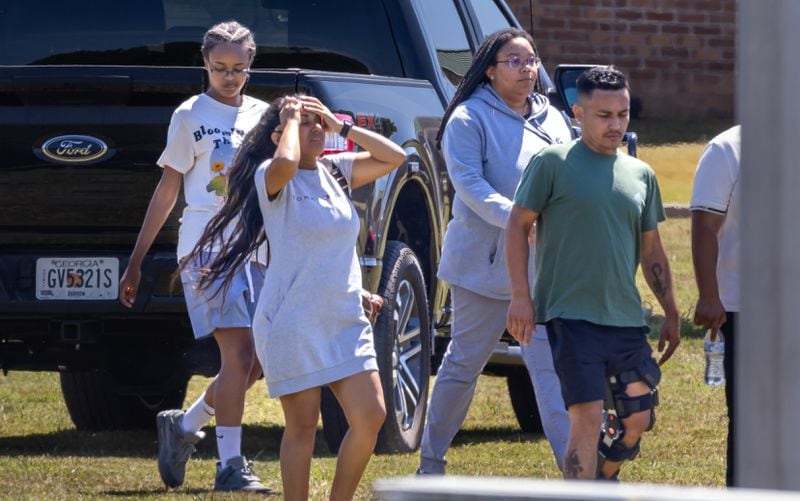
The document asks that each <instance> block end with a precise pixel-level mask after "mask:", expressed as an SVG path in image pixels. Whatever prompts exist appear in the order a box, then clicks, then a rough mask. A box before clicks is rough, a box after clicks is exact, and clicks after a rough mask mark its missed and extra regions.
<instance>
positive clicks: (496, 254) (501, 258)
mask: <svg viewBox="0 0 800 501" xmlns="http://www.w3.org/2000/svg"><path fill="white" fill-rule="evenodd" d="M505 253H506V232H505V231H503V230H500V231H498V232H497V237H496V238H495V241H494V244H493V245H492V249H491V252H490V253H489V262H490V263H491V266H492V268H494V267H496V266H505V261H506V260H505Z"/></svg>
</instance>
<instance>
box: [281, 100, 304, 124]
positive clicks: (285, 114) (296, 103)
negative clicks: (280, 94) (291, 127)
mask: <svg viewBox="0 0 800 501" xmlns="http://www.w3.org/2000/svg"><path fill="white" fill-rule="evenodd" d="M301 109H302V104H301V103H300V100H298V99H297V98H295V97H287V98H286V99H284V100H283V105H282V106H281V112H280V119H281V125H280V127H279V130H278V129H276V132H280V131H281V130H283V128H284V127H285V126H286V122H288V121H289V120H291V119H294V120H297V121H299V120H300V112H301Z"/></svg>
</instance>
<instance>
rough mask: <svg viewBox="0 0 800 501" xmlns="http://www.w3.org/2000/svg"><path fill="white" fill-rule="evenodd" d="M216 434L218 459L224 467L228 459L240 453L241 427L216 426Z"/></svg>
mask: <svg viewBox="0 0 800 501" xmlns="http://www.w3.org/2000/svg"><path fill="white" fill-rule="evenodd" d="M216 435H217V451H218V452H219V461H220V463H221V464H222V467H223V468H225V465H227V464H228V460H230V459H233V458H235V457H239V456H241V455H242V427H241V426H217V433H216Z"/></svg>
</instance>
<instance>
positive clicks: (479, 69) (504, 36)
mask: <svg viewBox="0 0 800 501" xmlns="http://www.w3.org/2000/svg"><path fill="white" fill-rule="evenodd" d="M515 38H524V39H525V40H527V41H528V42H529V43H530V44H531V47H533V52H534V54H536V55H537V56H538V55H539V51H538V50H537V49H536V44H535V43H534V41H533V37H531V36H530V35H529V34H528V33H527V32H526V31H524V30H521V29H519V28H505V29H502V30H500V31H495V32H494V33H492V34H491V35H489V36H488V37H486V38H485V39H484V40H483V43H481V45H480V47H478V50H477V52H475V57H474V58H473V59H472V64H471V65H470V66H469V69H468V70H467V72H466V73H465V74H464V78H462V79H461V83H459V84H458V88H457V89H456V93H455V95H454V96H453V99H452V100H451V101H450V104H449V105H447V109H446V110H445V111H444V116H443V117H442V123H441V125H439V132H437V133H436V147H437V148H441V147H442V136H443V135H444V129H445V127H447V121H448V120H449V119H450V115H452V114H453V111H454V110H455V109H456V107H457V106H458V105H459V104H461V103H463V102H464V101H466V100H467V99H468V98H469V96H471V95H472V93H473V92H475V89H477V88H478V86H479V85H481V84H484V83H488V82H489V79H488V78H487V77H486V70H487V69H488V68H489V66H494V65H496V64H497V62H496V61H495V59H497V53H498V52H499V51H500V49H502V48H503V46H504V45H505V44H506V43H508V42H510V41H511V40H513V39H515ZM533 90H534V91H535V92H538V93H542V92H543V89H542V84H541V81H540V80H539V79H537V80H536V85H535V86H534V89H533Z"/></svg>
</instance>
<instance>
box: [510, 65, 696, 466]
mask: <svg viewBox="0 0 800 501" xmlns="http://www.w3.org/2000/svg"><path fill="white" fill-rule="evenodd" d="M577 87H578V103H577V104H575V105H574V106H573V111H574V113H575V117H576V119H577V120H578V122H579V123H580V125H581V127H582V130H583V133H582V136H581V138H580V140H578V141H574V142H572V143H569V144H565V145H553V146H551V147H548V148H545V149H543V150H542V151H541V152H540V153H539V154H538V155H536V156H535V157H534V158H533V159H532V160H531V162H530V164H529V165H528V167H527V169H526V170H525V172H524V174H523V176H522V180H521V181H520V184H519V187H518V188H517V193H516V196H515V199H514V208H513V210H512V212H511V216H510V217H509V219H508V224H507V228H506V256H507V261H508V269H509V274H510V277H511V293H512V299H511V306H510V307H509V311H508V330H509V332H510V333H511V335H512V336H514V338H516V339H517V340H518V341H520V342H522V343H526V342H527V341H528V340H529V339H530V336H531V333H532V332H533V331H534V326H535V324H536V323H543V324H545V325H546V327H547V334H548V339H549V340H550V345H551V346H552V348H553V358H554V361H555V367H556V371H557V372H558V376H559V379H560V381H561V391H562V394H563V395H564V402H565V404H566V405H567V409H568V411H569V418H570V437H569V442H568V444H567V454H566V457H565V460H564V462H565V464H564V477H565V478H605V479H616V477H617V475H618V474H619V469H620V466H621V465H622V462H623V461H625V460H630V459H633V458H634V457H635V456H636V454H637V453H638V451H639V442H640V437H641V435H642V434H643V433H644V432H645V431H647V430H649V429H650V428H651V427H652V425H653V422H654V419H655V415H654V414H653V407H654V406H655V405H656V404H657V402H658V400H657V392H656V385H657V384H658V380H659V378H660V374H661V373H660V370H659V368H658V365H657V364H656V363H655V360H653V358H652V349H651V348H650V345H649V343H648V342H647V332H648V331H649V329H648V328H647V326H646V323H645V321H644V315H643V313H642V306H641V299H640V297H639V292H638V290H637V289H636V269H637V267H638V265H639V264H640V263H641V266H642V272H643V273H644V277H645V279H646V281H647V284H648V285H649V286H650V288H651V290H652V291H653V292H654V293H655V295H656V297H657V298H658V301H659V303H660V304H661V306H662V307H663V308H664V312H665V320H664V323H663V325H662V327H661V335H660V338H659V344H658V349H659V351H663V354H662V356H661V359H660V360H659V364H662V363H664V362H665V361H666V360H667V359H669V357H670V356H671V355H672V353H673V352H674V351H675V349H676V348H677V347H678V344H679V342H680V329H679V327H680V320H679V315H678V309H677V306H676V305H675V298H674V295H673V291H672V279H671V275H670V271H669V264H668V262H667V258H666V255H665V253H664V249H663V247H662V245H661V240H660V238H659V235H658V228H657V225H658V223H659V222H661V221H663V220H664V219H665V217H664V209H663V207H662V205H661V195H660V192H659V189H658V183H657V181H656V177H655V174H654V173H653V171H652V169H650V167H649V166H648V165H647V164H645V163H644V162H642V161H640V160H637V159H635V158H633V157H629V156H628V155H625V154H623V153H619V152H618V148H619V146H620V144H621V142H622V138H623V135H624V134H625V130H626V129H627V126H628V121H629V117H628V114H629V108H630V93H629V90H628V83H627V80H626V79H625V76H624V75H623V74H622V73H621V72H619V71H618V70H616V69H615V68H613V67H610V66H609V67H595V68H591V69H589V70H587V71H586V72H585V73H584V74H583V75H581V77H580V78H579V79H578V86H577ZM537 220H538V222H537V226H536V241H537V251H536V272H537V275H536V283H535V289H534V294H531V291H530V284H529V283H528V235H529V233H530V230H531V227H532V226H533V223H534V221H537ZM665 348H666V349H665ZM607 390H608V394H609V395H611V399H612V400H613V404H614V408H615V410H614V412H612V414H614V413H616V416H612V418H613V417H617V418H619V419H621V421H622V425H623V426H621V427H620V426H618V423H611V424H609V421H606V423H605V424H604V423H603V401H604V399H605V398H606V395H607ZM601 426H602V428H603V432H602V433H601V434H600V435H601V436H600V442H599V444H598V431H599V430H600V429H601ZM598 447H599V449H598ZM598 452H599V453H600V457H601V458H602V461H601V462H600V463H599V464H598Z"/></svg>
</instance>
